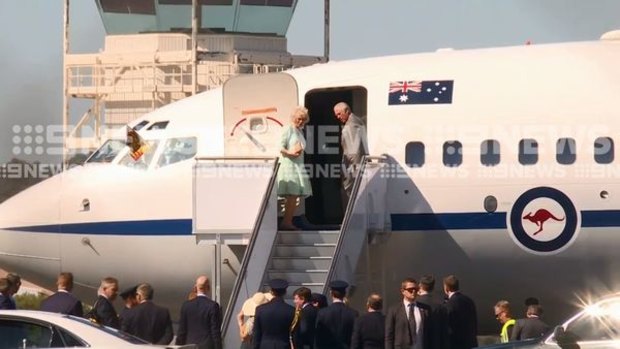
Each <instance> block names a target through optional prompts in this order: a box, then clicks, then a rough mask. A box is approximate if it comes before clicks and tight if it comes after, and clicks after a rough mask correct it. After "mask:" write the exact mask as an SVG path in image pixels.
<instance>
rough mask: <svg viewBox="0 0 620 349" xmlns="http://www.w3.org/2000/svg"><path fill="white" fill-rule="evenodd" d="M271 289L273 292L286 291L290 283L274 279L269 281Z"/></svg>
mask: <svg viewBox="0 0 620 349" xmlns="http://www.w3.org/2000/svg"><path fill="white" fill-rule="evenodd" d="M269 287H270V288H271V289H272V290H286V288H287V287H288V282H287V281H286V280H283V279H273V280H271V281H269Z"/></svg>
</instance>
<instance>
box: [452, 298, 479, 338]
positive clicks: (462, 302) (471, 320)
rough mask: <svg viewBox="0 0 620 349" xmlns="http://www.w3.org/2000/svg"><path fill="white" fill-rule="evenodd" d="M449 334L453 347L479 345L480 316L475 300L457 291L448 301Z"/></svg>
mask: <svg viewBox="0 0 620 349" xmlns="http://www.w3.org/2000/svg"><path fill="white" fill-rule="evenodd" d="M446 311H447V314H448V336H449V338H450V348H451V349H470V348H474V347H477V346H478V339H477V337H476V336H477V335H478V316H477V315H476V305H475V304H474V301H473V300H472V299H471V298H469V297H467V296H466V295H464V294H462V293H461V292H456V293H454V294H453V295H452V297H450V298H449V299H448V301H447V302H446Z"/></svg>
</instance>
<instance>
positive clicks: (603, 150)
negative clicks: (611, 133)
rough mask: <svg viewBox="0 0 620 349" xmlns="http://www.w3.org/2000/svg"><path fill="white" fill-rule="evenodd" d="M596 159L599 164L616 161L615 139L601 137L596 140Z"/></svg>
mask: <svg viewBox="0 0 620 349" xmlns="http://www.w3.org/2000/svg"><path fill="white" fill-rule="evenodd" d="M594 161H596V163H597V164H611V163H612V161H614V140H613V139H611V138H610V137H599V138H597V139H596V140H595V141H594Z"/></svg>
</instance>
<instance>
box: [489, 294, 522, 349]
mask: <svg viewBox="0 0 620 349" xmlns="http://www.w3.org/2000/svg"><path fill="white" fill-rule="evenodd" d="M493 309H494V310H495V319H497V321H499V322H500V323H501V324H502V331H501V332H500V334H499V340H500V342H501V343H507V342H508V341H510V337H511V335H512V329H513V328H514V326H515V322H516V320H515V319H513V318H512V314H511V312H510V303H508V301H505V300H501V301H499V302H497V304H495V307H493Z"/></svg>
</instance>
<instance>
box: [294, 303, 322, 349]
mask: <svg viewBox="0 0 620 349" xmlns="http://www.w3.org/2000/svg"><path fill="white" fill-rule="evenodd" d="M318 312H319V310H318V309H317V308H315V307H314V306H312V304H309V303H308V304H307V305H306V306H305V307H303V308H301V315H300V318H299V324H297V326H296V327H295V331H294V332H293V343H295V349H308V348H310V349H311V348H314V329H315V326H316V317H317V314H318Z"/></svg>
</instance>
